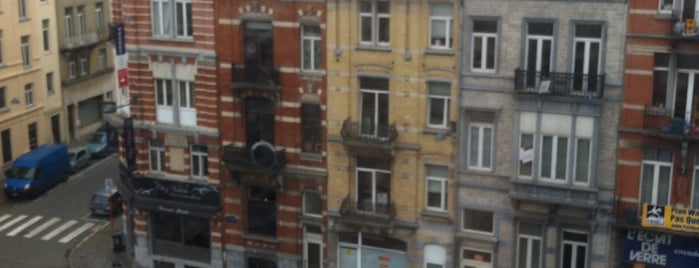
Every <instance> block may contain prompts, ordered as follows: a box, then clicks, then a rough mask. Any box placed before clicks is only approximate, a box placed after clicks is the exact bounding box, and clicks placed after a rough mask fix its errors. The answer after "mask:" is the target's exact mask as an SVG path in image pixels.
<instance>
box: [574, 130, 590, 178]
mask: <svg viewBox="0 0 699 268" xmlns="http://www.w3.org/2000/svg"><path fill="white" fill-rule="evenodd" d="M575 153H576V157H575V158H576V162H575V182H580V183H587V182H588V178H589V170H590V140H587V139H579V140H578V148H577V151H576V152H575Z"/></svg>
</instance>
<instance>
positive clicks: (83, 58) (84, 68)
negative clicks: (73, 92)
mask: <svg viewBox="0 0 699 268" xmlns="http://www.w3.org/2000/svg"><path fill="white" fill-rule="evenodd" d="M79 61H80V76H86V75H88V74H89V73H90V69H89V68H90V66H88V61H87V55H86V54H80V56H79Z"/></svg>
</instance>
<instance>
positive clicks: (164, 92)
mask: <svg viewBox="0 0 699 268" xmlns="http://www.w3.org/2000/svg"><path fill="white" fill-rule="evenodd" d="M155 96H156V101H157V104H158V106H172V100H173V92H172V81H170V80H168V79H155Z"/></svg>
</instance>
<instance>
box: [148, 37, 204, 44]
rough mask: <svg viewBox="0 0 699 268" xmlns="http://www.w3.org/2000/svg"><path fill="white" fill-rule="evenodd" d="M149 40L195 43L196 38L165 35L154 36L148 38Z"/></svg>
mask: <svg viewBox="0 0 699 268" xmlns="http://www.w3.org/2000/svg"><path fill="white" fill-rule="evenodd" d="M148 40H149V41H153V42H177V43H192V44H193V43H194V38H183V37H179V38H178V37H175V38H172V37H165V36H152V37H151V38H148Z"/></svg>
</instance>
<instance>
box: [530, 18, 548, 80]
mask: <svg viewBox="0 0 699 268" xmlns="http://www.w3.org/2000/svg"><path fill="white" fill-rule="evenodd" d="M526 25H527V29H526V30H527V37H526V38H527V40H526V48H525V53H526V55H525V57H524V67H525V68H526V70H527V77H526V83H527V87H533V88H539V87H538V86H539V83H540V82H541V80H542V79H547V77H548V76H549V74H550V72H551V66H552V65H553V64H552V62H553V28H554V27H553V23H551V22H529V23H527V24H526Z"/></svg>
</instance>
